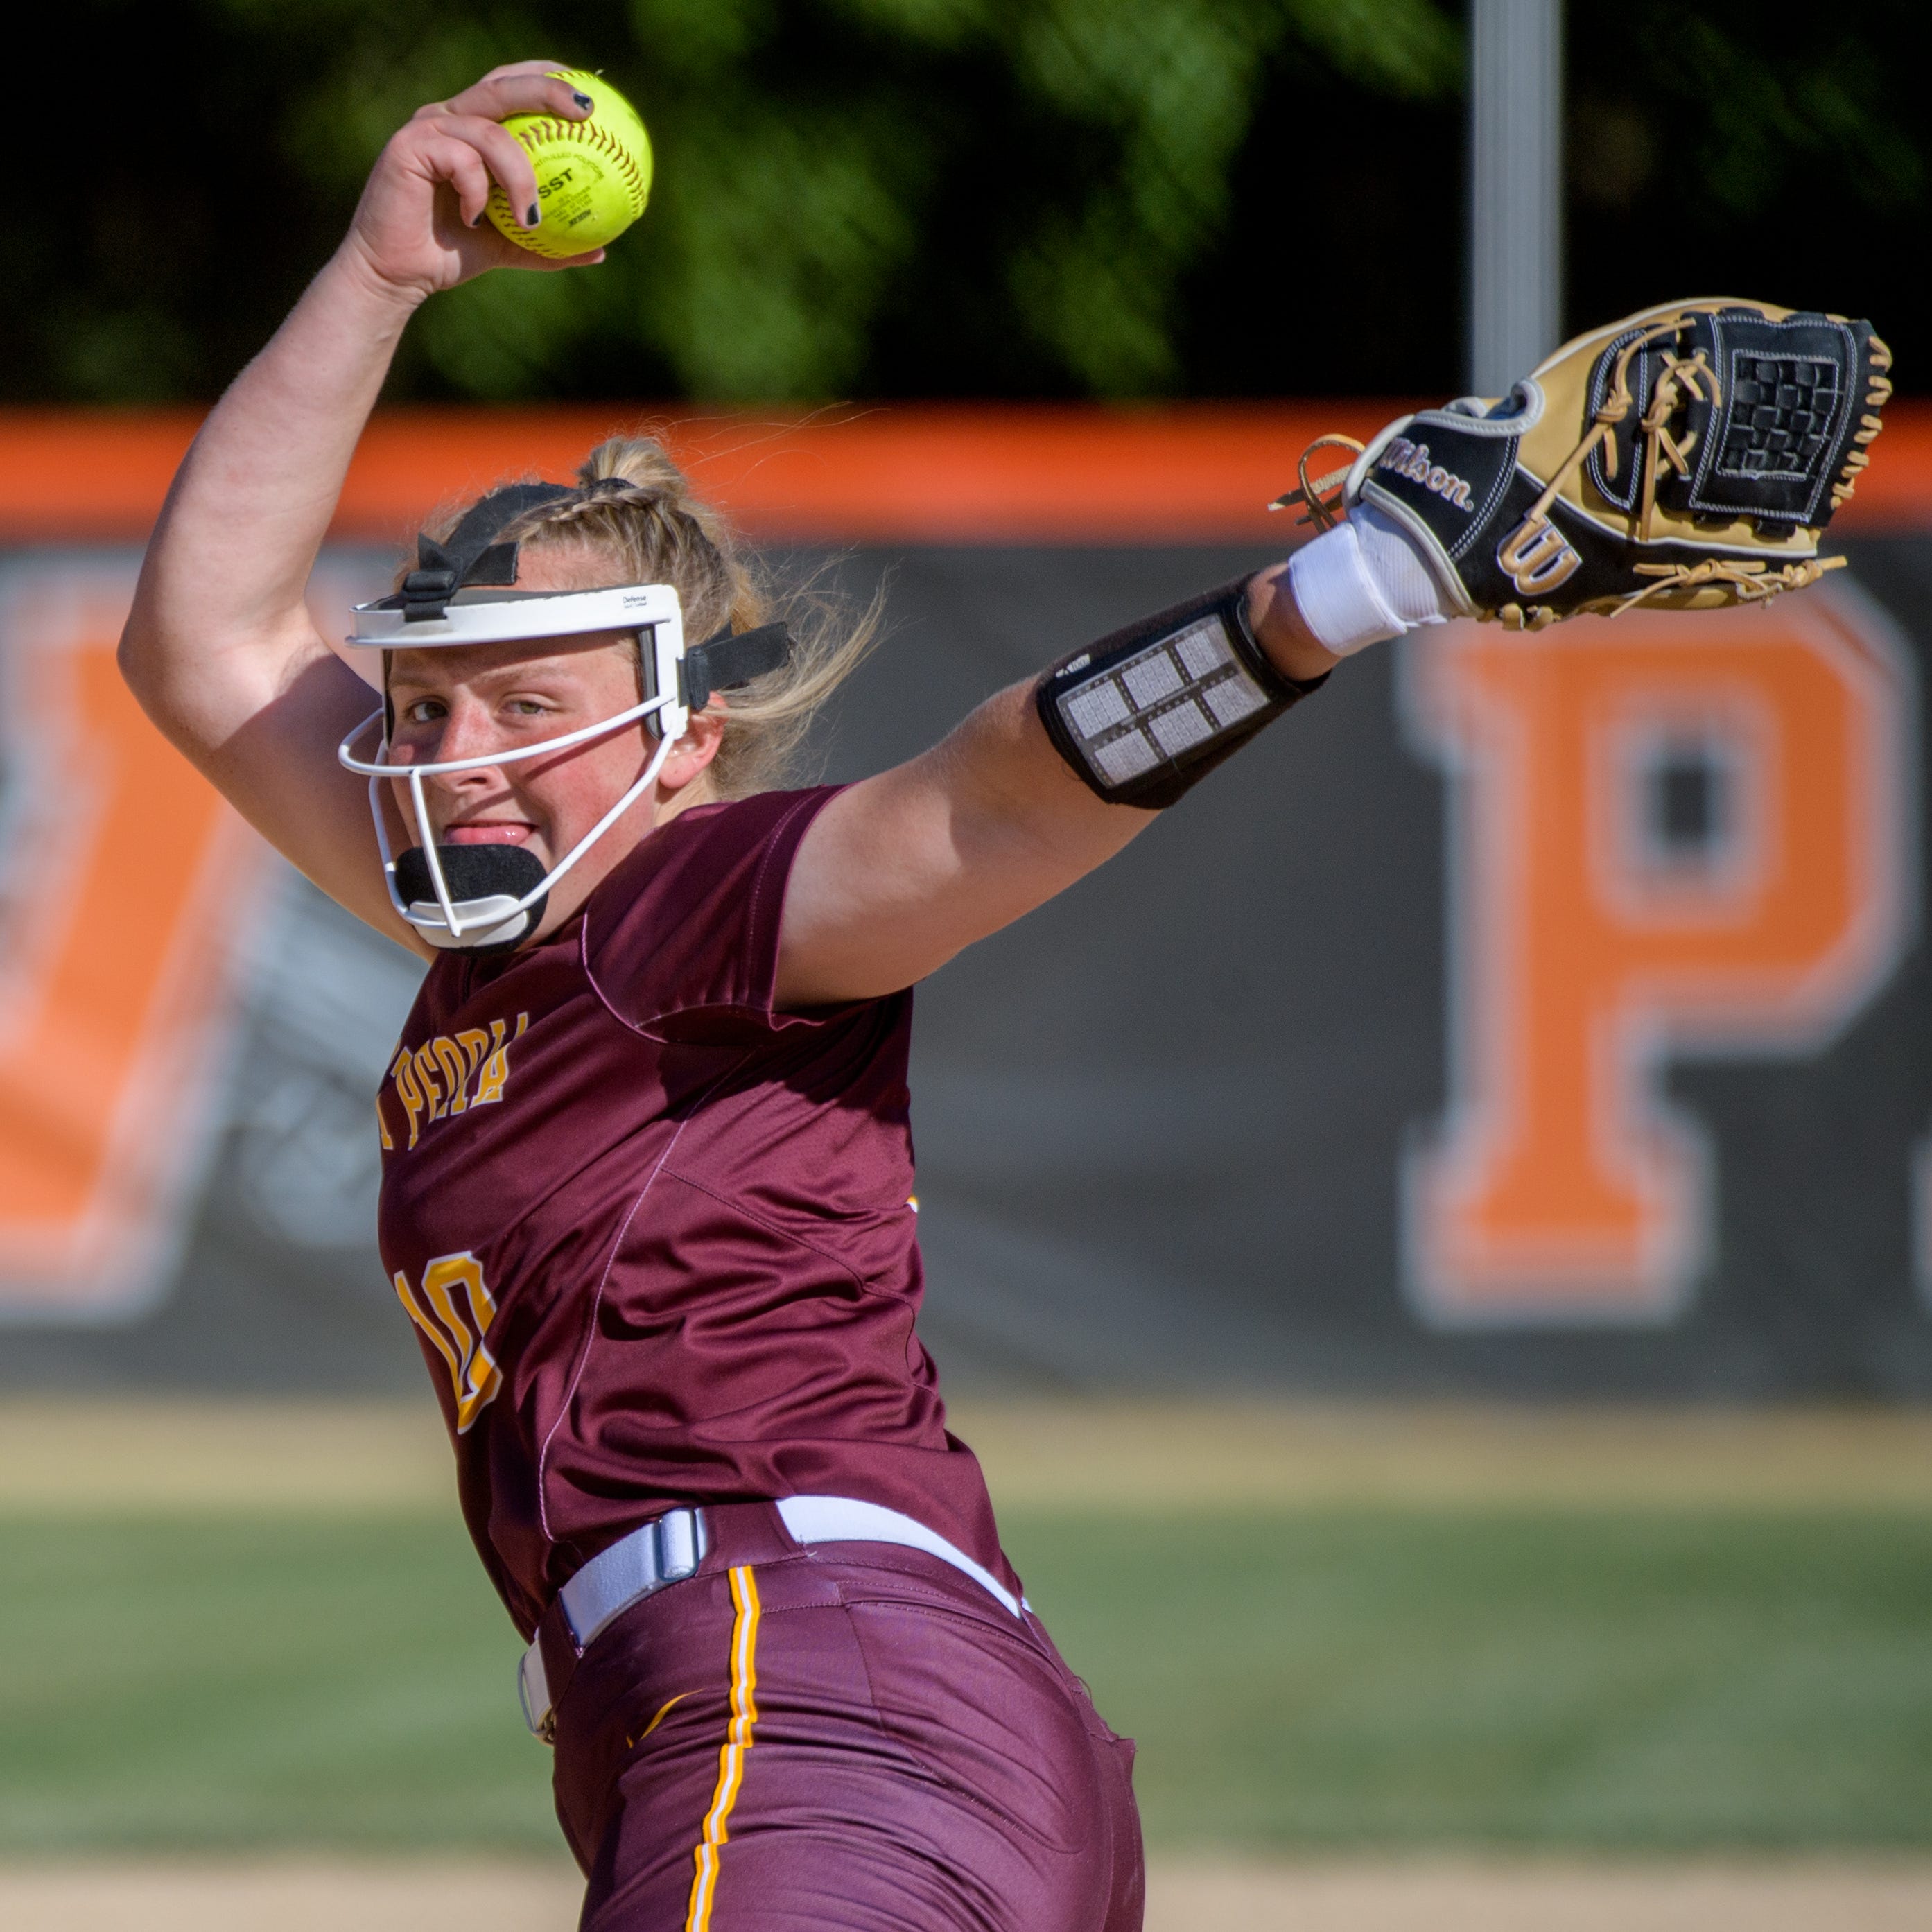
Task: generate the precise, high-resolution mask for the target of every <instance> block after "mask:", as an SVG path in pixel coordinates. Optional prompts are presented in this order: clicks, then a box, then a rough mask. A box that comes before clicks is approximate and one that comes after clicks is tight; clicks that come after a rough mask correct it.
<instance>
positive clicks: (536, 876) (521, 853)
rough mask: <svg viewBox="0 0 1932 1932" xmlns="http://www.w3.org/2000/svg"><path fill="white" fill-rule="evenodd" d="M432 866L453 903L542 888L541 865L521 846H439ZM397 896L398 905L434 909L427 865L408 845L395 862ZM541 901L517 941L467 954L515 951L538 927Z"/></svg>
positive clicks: (476, 948)
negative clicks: (440, 871) (435, 866)
mask: <svg viewBox="0 0 1932 1932" xmlns="http://www.w3.org/2000/svg"><path fill="white" fill-rule="evenodd" d="M436 858H437V864H438V865H440V866H441V867H442V868H443V883H445V884H446V886H449V896H450V898H451V901H452V903H454V904H456V905H458V906H459V907H460V905H462V904H463V901H465V900H467V899H487V898H496V897H498V896H499V895H500V896H502V898H511V899H520V898H522V897H523V895H524V894H525V893H526V892H533V891H535V889H536V888H537V887H538V886H540V885H541V884H542V883H543V878H544V865H543V861H542V860H541V859H539V858H538V856H537V855H536V854H535V853H534V852H532V851H530V850H528V849H527V848H526V847H523V846H521V845H439V846H438V847H437V848H436ZM396 889H397V891H398V892H400V893H401V895H402V898H403V903H404V904H405V905H412V904H415V903H416V902H417V901H422V902H423V903H425V904H428V905H434V904H436V902H437V901H436V881H435V880H434V879H433V878H432V877H431V876H430V870H429V859H428V855H427V854H426V853H425V852H424V850H423V848H422V847H421V846H420V845H412V846H411V847H410V848H409V849H408V850H407V851H406V852H402V853H398V855H397V858H396ZM543 914H544V901H543V900H541V899H538V900H536V901H535V902H534V903H533V904H532V905H530V907H529V908H528V910H526V913H525V914H524V917H525V919H526V921H527V923H526V925H525V926H524V927H523V932H520V933H519V934H518V935H517V937H516V938H514V939H506V940H499V941H497V942H496V944H495V945H493V946H481V945H479V946H474V947H466V948H465V949H464V950H466V951H469V952H475V953H496V952H502V951H504V950H507V949H508V947H512V946H514V945H516V944H517V943H518V941H520V940H521V939H522V938H524V937H525V936H526V935H528V934H529V933H532V932H535V930H536V929H537V927H538V925H539V924H540V923H541V921H542V919H543Z"/></svg>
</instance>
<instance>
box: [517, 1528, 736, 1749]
mask: <svg viewBox="0 0 1932 1932" xmlns="http://www.w3.org/2000/svg"><path fill="white" fill-rule="evenodd" d="M708 1543H709V1536H708V1535H707V1534H706V1529H705V1525H704V1517H703V1512H702V1511H699V1510H696V1509H675V1510H668V1511H666V1512H665V1513H664V1515H662V1516H661V1517H656V1518H655V1519H654V1520H652V1521H651V1522H649V1523H645V1524H644V1525H643V1526H642V1527H641V1528H639V1529H634V1530H632V1531H631V1533H630V1535H628V1536H623V1537H619V1538H618V1539H617V1541H616V1542H615V1543H613V1544H611V1545H610V1548H609V1549H607V1550H602V1551H601V1552H599V1553H598V1555H596V1556H593V1557H592V1559H590V1561H589V1562H588V1563H586V1565H584V1566H583V1568H582V1569H581V1570H580V1571H578V1572H577V1574H576V1575H575V1576H574V1577H572V1578H571V1580H570V1581H569V1582H568V1583H566V1584H565V1586H563V1589H562V1591H561V1592H559V1595H560V1596H561V1598H562V1608H563V1621H564V1623H565V1625H566V1627H567V1628H568V1630H569V1631H570V1634H571V1637H572V1638H573V1639H574V1640H575V1642H576V1643H577V1648H578V1651H579V1653H580V1654H581V1653H582V1652H583V1651H585V1650H587V1649H589V1647H590V1646H591V1644H592V1643H594V1642H595V1640H596V1639H597V1637H598V1636H599V1635H600V1634H601V1632H602V1631H603V1630H604V1627H605V1626H606V1625H608V1624H610V1622H613V1620H614V1619H616V1618H617V1617H619V1616H622V1614H623V1613H624V1612H625V1610H628V1609H629V1608H630V1607H631V1605H632V1604H634V1603H636V1602H637V1601H639V1600H640V1598H644V1597H649V1596H655V1595H656V1594H657V1592H658V1591H660V1590H661V1589H663V1588H664V1586H665V1585H666V1584H667V1583H682V1582H683V1581H684V1580H685V1578H686V1577H690V1576H693V1575H694V1574H696V1572H697V1566H698V1565H699V1564H700V1562H703V1558H704V1552H705V1549H706V1545H707V1544H708ZM600 1586H601V1587H600ZM573 1600H574V1601H573ZM579 1612H581V1613H582V1614H583V1622H584V1625H585V1628H583V1630H582V1631H579V1630H578V1628H577V1613H579ZM517 1702H518V1703H520V1704H521V1705H522V1706H523V1722H524V1723H525V1724H527V1725H528V1726H529V1728H530V1734H531V1736H532V1737H538V1738H541V1739H542V1740H543V1741H544V1743H545V1744H553V1743H554V1742H556V1712H554V1710H553V1709H552V1706H551V1700H550V1684H549V1680H548V1679H547V1676H546V1675H545V1673H544V1661H543V1646H542V1643H541V1640H538V1642H537V1643H533V1644H532V1645H531V1646H530V1647H529V1649H527V1650H526V1651H525V1652H523V1661H522V1662H521V1663H520V1664H518V1665H517Z"/></svg>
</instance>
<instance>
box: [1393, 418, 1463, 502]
mask: <svg viewBox="0 0 1932 1932" xmlns="http://www.w3.org/2000/svg"><path fill="white" fill-rule="evenodd" d="M1376 467H1377V468H1378V469H1393V470H1394V471H1395V472H1396V473H1397V475H1400V476H1406V477H1408V478H1409V479H1410V480H1411V481H1413V482H1417V483H1420V484H1421V485H1422V487H1424V489H1425V490H1434V491H1435V493H1436V495H1437V496H1440V497H1441V498H1442V500H1443V501H1444V502H1445V503H1454V505H1455V506H1456V507H1457V509H1459V510H1469V511H1474V510H1475V507H1476V506H1475V504H1474V503H1472V502H1470V500H1469V484H1466V482H1464V481H1463V479H1462V478H1461V477H1460V476H1458V475H1455V474H1454V472H1451V471H1450V470H1447V469H1444V468H1443V466H1442V464H1441V463H1432V462H1430V460H1429V446H1428V444H1427V443H1411V442H1410V441H1409V438H1408V437H1406V436H1399V437H1397V438H1396V439H1395V440H1394V441H1393V442H1392V443H1391V444H1390V445H1389V446H1388V449H1385V450H1384V451H1383V452H1382V456H1381V458H1380V460H1379V461H1378V463H1377V464H1376Z"/></svg>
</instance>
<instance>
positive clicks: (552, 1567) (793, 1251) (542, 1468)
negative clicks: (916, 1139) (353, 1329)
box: [378, 790, 1018, 1637]
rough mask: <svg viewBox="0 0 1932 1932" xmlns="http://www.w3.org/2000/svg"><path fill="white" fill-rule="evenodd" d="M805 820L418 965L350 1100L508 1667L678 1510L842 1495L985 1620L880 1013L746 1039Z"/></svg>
mask: <svg viewBox="0 0 1932 1932" xmlns="http://www.w3.org/2000/svg"><path fill="white" fill-rule="evenodd" d="M832 796H834V793H832V791H831V790H814V791H806V792H778V793H766V794H765V795H763V796H759V797H756V798H752V799H745V800H744V801H742V802H739V803H736V804H730V805H702V806H698V807H695V808H693V809H691V810H690V811H685V812H683V813H682V814H679V816H678V817H676V818H674V819H673V820H670V823H668V824H667V825H664V826H661V827H660V828H659V829H658V830H656V831H655V832H652V834H651V835H649V837H648V838H646V839H645V840H644V841H643V842H642V843H641V844H640V845H639V846H638V847H637V850H635V851H634V852H633V853H631V854H630V855H629V856H628V857H627V858H625V860H624V861H623V862H622V864H621V865H619V866H618V867H617V868H616V870H615V871H613V872H612V873H611V874H610V876H609V877H607V879H605V880H604V881H603V882H602V883H601V884H600V885H599V886H598V887H597V889H596V890H595V892H593V893H592V895H591V896H590V898H589V901H588V902H587V904H586V906H585V907H584V909H583V912H582V913H580V915H579V916H577V918H575V919H571V920H569V921H568V922H565V925H564V926H562V928H561V929H559V931H558V932H556V933H554V934H553V935H551V936H550V938H547V939H546V940H544V941H542V942H541V944H538V945H535V946H532V947H527V948H526V949H524V950H521V951H520V952H516V953H509V954H507V955H503V956H485V957H480V958H479V957H477V956H469V955H465V954H463V953H444V954H443V955H442V956H440V958H439V959H437V962H436V963H435V964H434V965H433V966H432V967H431V968H430V971H429V974H428V977H427V978H426V979H425V981H424V983H423V988H422V993H421V994H420V995H419V997H418V998H417V1001H416V1006H415V1007H414V1009H413V1010H412V1011H411V1013H410V1018H409V1020H408V1022H407V1025H406V1026H405V1028H404V1033H403V1038H402V1041H401V1044H400V1046H398V1050H397V1052H396V1055H395V1058H394V1060H393V1061H392V1063H391V1066H390V1069H389V1073H388V1075H387V1076H386V1079H385V1080H384V1082H383V1089H382V1094H381V1098H380V1103H379V1108H378V1111H379V1113H380V1118H381V1123H382V1134H383V1202H382V1214H381V1240H382V1248H383V1262H384V1265H385V1266H386V1267H387V1268H388V1269H389V1272H390V1275H391V1277H392V1280H393V1281H394V1283H395V1288H396V1292H397V1293H398V1295H400V1296H401V1298H402V1301H403V1304H404V1307H406V1308H407V1310H409V1313H410V1316H412V1318H413V1320H414V1322H415V1323H416V1329H417V1332H418V1337H419V1340H420V1341H421V1343H422V1350H423V1354H424V1356H425V1359H426V1360H427V1361H428V1364H429V1367H430V1372H431V1376H432V1378H433V1379H434V1381H435V1382H436V1385H437V1389H438V1391H439V1393H440V1397H441V1400H442V1402H443V1411H444V1415H445V1416H446V1419H447V1421H448V1422H449V1427H450V1430H451V1432H452V1436H453V1438H454V1439H455V1444H456V1450H457V1460H458V1482H459V1487H460V1493H461V1496H462V1500H463V1514H464V1516H465V1517H466V1519H467V1520H468V1523H469V1529H470V1533H471V1535H472V1536H473V1537H474V1538H475V1541H476V1546H477V1548H478V1550H479V1551H480V1552H481V1554H482V1557H483V1561H484V1564H485V1565H487V1568H488V1569H489V1571H490V1575H491V1577H492V1578H493V1580H495V1583H496V1587H497V1589H498V1590H499V1592H501V1593H502V1597H503V1600H504V1601H505V1603H506V1604H508V1607H509V1610H510V1614H511V1616H512V1617H514V1619H515V1620H516V1622H517V1627H518V1628H519V1629H520V1630H521V1631H523V1634H525V1636H526V1637H527V1636H528V1635H529V1634H530V1633H531V1632H532V1630H533V1629H534V1628H535V1625H536V1622H537V1621H538V1618H539V1617H540V1616H541V1615H542V1613H543V1611H544V1607H545V1606H546V1605H547V1604H548V1603H549V1601H550V1599H551V1598H553V1596H554V1595H556V1592H557V1591H558V1589H559V1588H561V1586H562V1585H563V1583H565V1581H566V1580H568V1578H569V1577H571V1574H573V1573H574V1571H576V1570H577V1568H579V1567H580V1565H582V1564H583V1563H584V1562H586V1560H587V1559H589V1558H590V1557H592V1556H595V1554H596V1553H597V1552H598V1550H601V1549H602V1548H604V1546H605V1545H606V1544H610V1543H612V1542H613V1541H616V1538H619V1536H621V1535H623V1534H624V1533H625V1532H626V1531H628V1530H630V1529H634V1528H635V1527H636V1526H637V1524H638V1523H640V1522H642V1521H643V1520H645V1519H646V1517H651V1516H654V1515H656V1514H658V1513H659V1512H660V1511H663V1510H664V1509H665V1508H669V1507H670V1506H672V1505H675V1504H679V1503H703V1502H733V1501H746V1500H750V1499H758V1498H766V1499H778V1498H780V1497H783V1496H794V1495H820V1496H856V1497H859V1498H862V1499H864V1500H865V1501H867V1502H876V1503H881V1504H883V1505H885V1506H886V1507H887V1508H890V1509H895V1510H899V1511H903V1512H904V1514H907V1516H910V1517H916V1518H917V1519H918V1520H919V1521H920V1522H921V1523H925V1524H926V1525H927V1526H928V1527H929V1528H931V1529H935V1530H937V1531H938V1532H939V1534H940V1535H942V1536H944V1537H946V1538H949V1539H950V1541H952V1542H953V1543H955V1544H957V1545H958V1546H959V1547H960V1548H961V1549H962V1550H965V1551H966V1552H967V1553H968V1555H970V1556H973V1557H974V1558H976V1559H977V1560H978V1561H979V1562H981V1563H983V1564H984V1565H986V1567H987V1568H989V1570H991V1571H993V1572H994V1574H995V1575H997V1576H999V1577H1001V1578H1002V1579H1004V1580H1006V1581H1007V1583H1009V1584H1010V1586H1012V1587H1013V1588H1014V1589H1017V1588H1018V1585H1017V1583H1016V1580H1014V1579H1013V1575H1012V1573H1011V1571H1010V1570H1009V1569H1008V1568H1007V1565H1006V1564H1005V1562H1004V1559H1003V1557H1002V1556H1001V1553H1000V1550H999V1546H998V1538H997V1535H996V1533H995V1529H994V1526H993V1517H992V1507H991V1505H990V1504H989V1502H988V1500H987V1497H986V1484H985V1482H984V1481H983V1478H982V1477H981V1475H980V1468H979V1465H978V1463H977V1462H976V1461H975V1460H974V1457H973V1455H972V1454H971V1451H968V1449H966V1448H965V1447H964V1446H963V1445H962V1444H960V1443H959V1442H957V1441H956V1440H955V1439H953V1437H952V1436H949V1435H948V1434H947V1431H946V1427H945V1418H944V1409H943V1407H942V1406H941V1402H940V1400H939V1394H938V1386H937V1382H936V1378H935V1374H934V1371H933V1367H932V1361H931V1359H930V1358H929V1357H928V1356H927V1355H926V1351H925V1350H924V1349H923V1348H922V1347H921V1346H920V1344H919V1340H918V1338H917V1337H916V1335H915V1334H913V1318H914V1316H916V1313H917V1312H918V1309H919V1296H920V1292H921V1288H922V1275H921V1271H920V1265H919V1247H918V1244H917V1242H916V1239H915V1237H914V1218H915V1211H914V1210H913V1207H912V1206H911V1205H910V1199H909V1197H910V1194H911V1192H912V1185H913V1168H912V1141H911V1133H910V1125H909V1121H908V1097H907V1091H906V1059H907V1048H908V1044H909V1040H910V1028H911V1019H912V996H911V995H910V993H909V992H907V993H900V994H897V995H894V996H892V998H888V999H883V1000H868V1001H860V1002H859V1003H857V1004H853V1005H850V1006H844V1007H834V1008H826V1009H820V1010H817V1011H815V1012H813V1013H775V1012H774V1011H773V1010H772V986H773V983H774V981H775V977H776V974H777V966H778V929H779V921H780V916H781V913H782V911H783V908H784V894H785V884H786V880H787V877H788V876H789V874H790V868H791V863H792V859H793V856H794V854H795V853H796V851H797V850H798V845H799V840H800V838H802V836H803V835H804V833H805V828H806V827H807V826H808V825H809V824H810V823H811V820H812V819H813V817H814V816H815V815H816V814H817V811H819V810H820V808H821V807H822V806H823V805H824V804H825V802H826V800H827V799H829V798H831V797H832Z"/></svg>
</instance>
